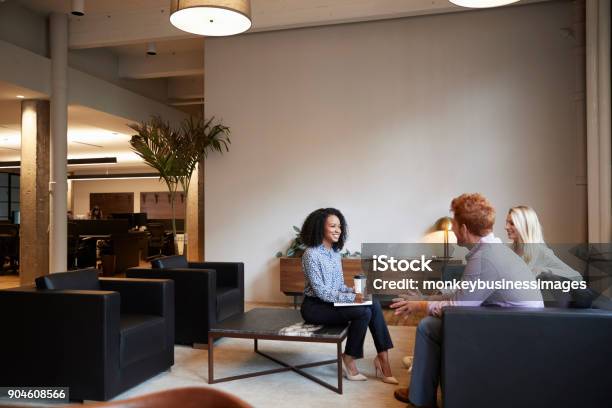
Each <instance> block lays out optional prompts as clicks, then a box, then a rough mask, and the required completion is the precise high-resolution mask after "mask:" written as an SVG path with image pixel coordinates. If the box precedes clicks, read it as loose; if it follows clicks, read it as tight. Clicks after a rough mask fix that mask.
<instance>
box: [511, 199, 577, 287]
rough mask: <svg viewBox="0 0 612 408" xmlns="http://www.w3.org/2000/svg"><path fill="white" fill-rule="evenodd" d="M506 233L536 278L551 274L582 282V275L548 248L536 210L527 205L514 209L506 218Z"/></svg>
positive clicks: (513, 247) (514, 248) (515, 250)
mask: <svg viewBox="0 0 612 408" xmlns="http://www.w3.org/2000/svg"><path fill="white" fill-rule="evenodd" d="M506 233H507V234H508V238H509V239H510V240H512V249H513V250H514V252H516V254H517V255H519V256H520V257H521V258H523V260H524V261H525V263H526V264H527V265H528V266H529V268H530V269H531V271H532V272H533V274H534V275H535V276H538V275H539V274H541V273H542V272H549V273H552V274H554V275H557V276H562V277H564V278H568V279H573V280H582V276H581V275H580V273H578V272H576V271H575V270H573V269H572V268H570V267H569V266H567V265H566V264H565V263H564V262H563V261H562V260H560V259H559V258H557V256H556V255H555V254H554V252H553V251H552V250H551V249H550V248H548V246H546V242H545V241H544V234H543V232H542V225H541V224H540V220H539V219H538V215H537V214H536V212H535V210H534V209H533V208H531V207H528V206H526V205H519V206H516V207H512V208H511V209H510V211H508V215H507V216H506Z"/></svg>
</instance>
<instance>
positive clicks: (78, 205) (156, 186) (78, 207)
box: [72, 179, 168, 215]
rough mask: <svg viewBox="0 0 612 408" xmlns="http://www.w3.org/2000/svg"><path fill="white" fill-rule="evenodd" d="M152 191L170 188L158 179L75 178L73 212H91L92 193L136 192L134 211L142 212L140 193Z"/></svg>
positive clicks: (73, 182) (73, 184)
mask: <svg viewBox="0 0 612 408" xmlns="http://www.w3.org/2000/svg"><path fill="white" fill-rule="evenodd" d="M152 191H168V188H167V187H166V185H165V184H164V183H163V182H159V181H158V180H157V179H131V180H127V179H126V180H73V181H72V199H73V200H74V201H73V206H72V209H73V214H75V215H79V214H87V213H88V212H89V194H90V193H134V212H140V193H141V192H152Z"/></svg>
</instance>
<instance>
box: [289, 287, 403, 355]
mask: <svg viewBox="0 0 612 408" xmlns="http://www.w3.org/2000/svg"><path fill="white" fill-rule="evenodd" d="M301 311H302V318H303V319H304V321H305V322H306V323H309V324H323V325H330V326H333V325H342V324H347V323H349V329H348V334H347V338H346V346H345V347H344V353H345V354H348V355H349V356H351V357H353V358H363V341H364V340H365V335H366V332H367V331H368V327H369V328H370V332H371V333H372V338H373V339H374V346H375V347H376V351H377V352H378V353H380V352H383V351H386V350H389V349H390V348H393V342H392V341H391V335H390V334H389V329H388V328H387V324H386V323H385V319H384V317H383V313H382V309H381V307H380V303H379V302H378V301H377V300H374V301H373V302H372V305H368V306H345V307H335V306H334V304H333V303H328V302H324V301H322V300H321V299H319V298H316V297H310V296H305V297H304V302H303V303H302V309H301Z"/></svg>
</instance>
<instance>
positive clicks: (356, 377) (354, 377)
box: [342, 359, 368, 381]
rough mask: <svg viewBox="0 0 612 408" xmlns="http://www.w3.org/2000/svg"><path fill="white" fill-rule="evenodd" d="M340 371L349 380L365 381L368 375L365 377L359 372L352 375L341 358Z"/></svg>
mask: <svg viewBox="0 0 612 408" xmlns="http://www.w3.org/2000/svg"><path fill="white" fill-rule="evenodd" d="M342 372H343V373H344V376H345V377H346V379H347V380H350V381H367V380H368V377H366V376H365V375H363V374H361V373H359V372H358V373H357V374H355V375H352V374H351V371H350V370H349V368H348V367H347V366H346V365H345V364H344V359H342Z"/></svg>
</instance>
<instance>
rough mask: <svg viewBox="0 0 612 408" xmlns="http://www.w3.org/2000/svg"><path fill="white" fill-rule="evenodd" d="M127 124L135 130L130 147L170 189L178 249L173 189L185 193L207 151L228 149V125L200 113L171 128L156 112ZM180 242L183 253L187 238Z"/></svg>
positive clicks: (174, 192) (187, 191)
mask: <svg viewBox="0 0 612 408" xmlns="http://www.w3.org/2000/svg"><path fill="white" fill-rule="evenodd" d="M130 127H131V128H132V129H134V130H135V131H136V132H137V134H136V135H134V136H132V139H131V140H130V145H131V147H132V150H133V151H134V152H135V153H136V154H137V155H138V156H140V157H141V158H142V159H143V160H144V162H145V163H146V164H147V165H149V166H150V167H152V168H153V169H155V170H156V171H157V172H158V173H159V178H160V180H163V181H164V182H165V183H166V186H167V187H168V191H169V192H170V205H171V208H172V232H173V234H174V243H175V252H176V253H178V244H177V234H176V197H177V193H178V192H179V189H182V190H183V192H184V194H185V196H186V197H187V196H188V193H189V187H190V183H191V176H192V175H193V172H194V171H195V169H196V168H197V166H198V164H199V163H200V162H201V161H202V160H203V159H204V158H206V157H207V156H208V153H209V152H218V153H221V154H223V152H224V151H226V152H227V151H229V145H230V143H231V142H230V138H229V136H230V129H229V128H228V127H227V126H223V125H222V124H221V123H217V122H215V118H214V117H212V118H210V119H208V120H207V119H204V118H203V117H201V116H199V117H195V118H194V117H193V116H191V117H189V118H187V119H185V120H184V121H183V122H182V123H181V125H180V126H179V127H178V128H173V127H172V126H170V123H169V122H166V121H164V120H162V118H161V117H159V116H152V117H151V119H150V120H149V121H146V122H142V123H139V124H132V125H130ZM183 205H185V206H187V200H184V204H183ZM185 214H187V211H185ZM185 221H187V220H185ZM185 230H187V223H185ZM183 242H184V244H183V245H184V248H183V253H184V254H186V243H187V240H186V239H185V240H184V241H183Z"/></svg>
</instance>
